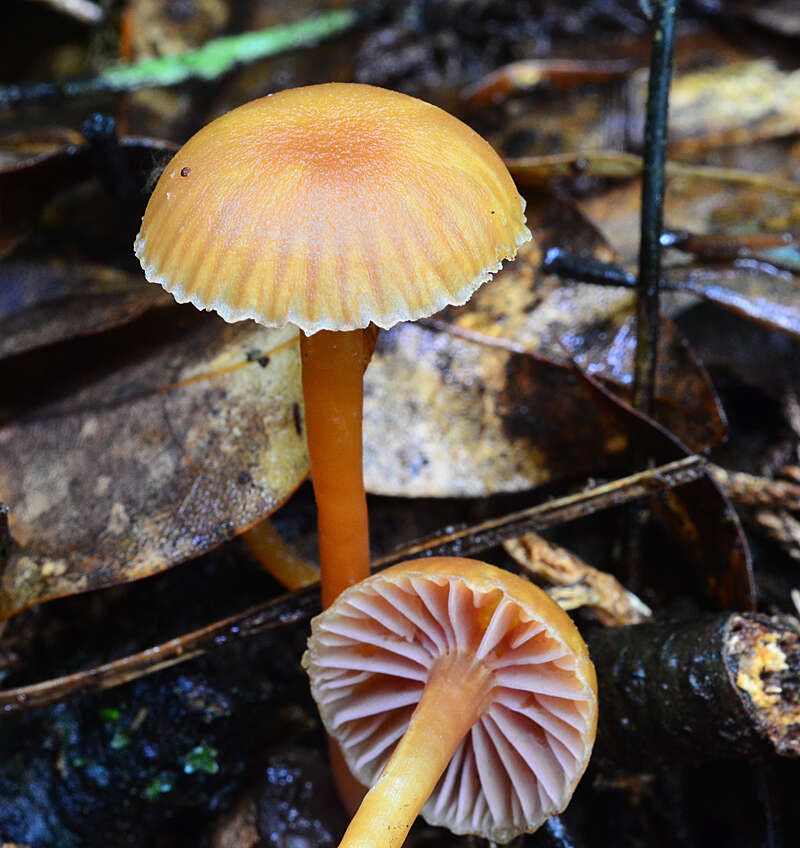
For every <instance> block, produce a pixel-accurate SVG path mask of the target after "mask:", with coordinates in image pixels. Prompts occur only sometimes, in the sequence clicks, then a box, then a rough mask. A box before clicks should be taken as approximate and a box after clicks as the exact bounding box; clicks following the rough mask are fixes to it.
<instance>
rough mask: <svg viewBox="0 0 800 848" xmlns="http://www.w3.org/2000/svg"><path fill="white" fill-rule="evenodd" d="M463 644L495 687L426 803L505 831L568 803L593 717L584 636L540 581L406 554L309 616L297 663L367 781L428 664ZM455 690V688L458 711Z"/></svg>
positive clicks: (533, 823) (459, 828) (448, 821)
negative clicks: (309, 625)
mask: <svg viewBox="0 0 800 848" xmlns="http://www.w3.org/2000/svg"><path fill="white" fill-rule="evenodd" d="M457 654H461V655H463V656H464V657H466V658H468V663H467V665H466V666H463V664H462V665H461V666H459V668H461V669H463V668H466V669H467V671H466V672H465V673H464V674H463V677H464V678H466V677H469V676H470V675H472V673H473V672H472V670H471V669H472V668H477V667H478V666H480V669H479V674H480V675H484V674H487V673H488V675H489V680H488V692H489V694H488V696H487V698H486V700H485V702H484V706H483V707H481V711H480V716H479V718H478V720H477V721H476V722H475V723H474V724H473V725H472V727H471V729H470V730H469V732H468V733H467V735H466V736H465V737H464V738H463V741H462V742H461V743H460V745H459V747H458V748H457V750H456V753H455V755H454V756H453V757H452V759H451V760H450V762H449V765H448V766H447V767H446V768H445V770H444V773H443V774H442V776H441V778H440V779H439V781H438V784H437V785H436V788H435V790H434V791H433V793H432V794H431V795H430V797H429V799H428V801H427V803H426V804H425V806H424V807H423V808H422V815H423V817H424V818H425V819H426V820H427V821H428V822H429V823H431V824H437V825H444V826H445V827H448V828H449V829H450V830H452V831H454V832H455V833H473V834H478V835H481V836H484V837H486V838H489V839H493V840H495V841H498V842H507V841H508V840H510V839H511V838H513V837H514V836H516V835H518V834H520V833H523V832H531V831H533V830H535V829H536V828H537V827H539V826H540V825H541V824H542V823H543V822H544V820H545V819H546V818H548V817H549V816H552V815H554V814H556V813H558V812H560V811H561V810H563V809H564V807H566V805H567V803H568V802H569V799H570V797H571V795H572V793H573V791H574V789H575V786H576V785H577V783H578V780H579V779H580V777H581V775H582V774H583V771H584V769H585V768H586V765H587V763H588V760H589V755H590V753H591V748H592V745H593V743H594V737H595V731H596V725H597V680H596V677H595V672H594V667H593V665H592V663H591V661H590V659H589V655H588V651H587V649H586V645H585V644H584V642H583V639H582V638H581V636H580V634H579V632H578V630H577V628H576V627H575V625H574V624H573V623H572V621H571V619H570V618H569V616H568V615H567V614H566V613H565V612H564V611H563V610H562V609H561V608H560V607H559V606H558V605H557V604H556V603H554V602H553V601H552V600H551V599H550V598H549V597H548V596H547V595H546V594H545V593H544V592H542V591H541V590H540V589H538V588H537V587H536V586H534V585H533V584H531V583H529V582H528V581H526V580H523V579H522V578H521V577H519V576H517V575H514V574H511V573H510V572H507V571H503V570H502V569H499V568H495V567H493V566H489V565H486V564H485V563H481V562H478V561H476V560H468V559H459V558H430V559H424V560H413V561H411V562H406V563H402V564H400V565H398V566H394V567H393V568H389V569H387V570H385V571H383V572H379V573H378V574H375V575H373V576H372V577H370V578H368V579H366V580H363V581H362V582H361V583H359V584H357V585H355V586H353V587H351V588H350V589H348V590H347V591H346V592H344V593H342V595H340V597H339V598H338V599H337V600H336V602H335V603H334V604H333V605H332V606H331V607H330V608H329V609H328V610H327V611H326V612H325V613H323V614H322V615H320V616H318V617H317V618H315V619H314V621H313V623H312V635H311V638H310V639H309V643H308V651H307V652H306V654H305V656H304V657H303V664H304V665H305V667H306V669H307V671H308V673H309V675H310V677H311V689H312V692H313V695H314V698H315V700H316V701H317V705H318V707H319V710H320V714H321V716H322V720H323V722H324V724H325V727H326V729H327V731H328V733H329V734H330V735H331V736H333V737H335V739H336V740H337V741H338V743H339V745H340V746H341V750H342V753H343V754H344V757H345V760H346V762H347V764H348V766H349V768H350V769H351V771H352V772H353V774H354V775H355V776H356V777H357V778H358V779H359V780H360V781H361V782H362V783H363V784H365V785H366V786H372V785H373V784H374V783H375V781H376V780H377V778H378V776H379V775H380V774H381V772H382V770H383V768H384V766H385V765H386V763H387V762H388V760H389V758H390V756H391V754H392V752H393V749H394V747H395V745H396V744H397V741H398V740H399V739H400V738H401V736H403V734H404V733H405V732H406V729H407V728H408V726H409V722H410V719H411V716H412V713H413V712H414V710H415V708H416V706H417V704H418V702H419V701H420V698H421V696H422V692H423V689H424V688H425V686H426V681H427V679H428V676H429V673H430V672H431V670H432V669H433V668H434V667H435V666H436V664H437V663H440V662H441V661H442V658H443V657H448V658H452V657H453V655H457ZM463 697H464V696H463V695H460V694H459V691H458V690H455V691H453V692H452V704H453V706H452V710H453V712H454V713H455V712H456V710H457V709H458V706H457V705H458V704H459V698H462V699H463ZM400 800H401V799H398V803H400ZM376 844H380V840H379V839H378V840H376Z"/></svg>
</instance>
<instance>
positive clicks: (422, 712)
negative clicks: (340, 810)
mask: <svg viewBox="0 0 800 848" xmlns="http://www.w3.org/2000/svg"><path fill="white" fill-rule="evenodd" d="M491 689H492V681H491V677H490V675H489V674H488V673H487V671H486V669H485V668H483V667H482V666H481V665H476V664H475V663H473V662H472V661H471V659H470V658H469V657H465V656H463V655H459V654H454V655H449V656H446V657H443V658H442V659H441V660H440V661H439V662H438V663H437V665H436V667H435V668H434V669H433V670H432V671H431V673H430V676H429V677H428V682H427V684H426V685H425V690H424V691H423V693H422V697H421V698H420V701H419V703H418V704H417V707H416V709H415V710H414V714H413V715H412V717H411V721H410V723H409V725H408V730H406V732H405V734H404V735H403V738H402V739H401V740H400V742H399V743H398V745H397V747H396V748H395V749H394V753H393V754H392V756H391V759H390V760H389V762H388V763H387V764H386V766H385V767H384V769H383V771H382V772H381V775H380V777H379V778H378V780H377V782H376V783H375V785H374V786H373V787H372V788H371V789H370V790H369V792H367V794H366V796H365V797H364V800H363V801H362V802H361V806H360V807H359V808H358V811H357V812H356V814H355V816H353V818H352V820H351V821H350V825H349V827H348V828H347V831H346V832H345V835H344V837H343V838H342V841H341V842H340V843H339V848H375V846H376V845H380V848H400V846H401V845H402V844H403V843H404V842H405V839H406V835H407V834H408V831H409V830H410V829H411V825H412V824H414V819H416V817H417V816H418V815H419V812H420V810H421V809H422V808H423V806H424V805H425V802H426V801H427V800H428V798H429V797H430V795H431V793H432V792H433V790H434V788H435V786H436V784H437V783H438V782H439V778H440V777H441V776H442V774H443V773H444V770H445V769H446V768H447V766H448V765H449V763H450V761H451V760H452V759H453V755H454V754H455V752H456V749H457V748H458V746H459V745H460V744H461V742H462V740H463V739H464V737H465V736H466V735H467V733H469V730H470V728H471V727H472V726H473V725H474V724H475V722H476V721H477V720H478V719H479V718H480V716H481V714H482V713H483V711H484V709H485V707H486V701H487V697H488V695H489V693H490V692H491ZM379 835H380V838H379Z"/></svg>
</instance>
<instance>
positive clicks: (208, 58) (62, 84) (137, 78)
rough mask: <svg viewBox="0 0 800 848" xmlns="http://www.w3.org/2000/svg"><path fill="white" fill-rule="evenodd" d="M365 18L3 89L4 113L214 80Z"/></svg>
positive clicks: (261, 33) (342, 15) (306, 24)
mask: <svg viewBox="0 0 800 848" xmlns="http://www.w3.org/2000/svg"><path fill="white" fill-rule="evenodd" d="M360 18H361V15H360V13H359V12H358V11H356V10H355V9H333V10H331V11H328V12H323V13H322V14H321V15H316V16H315V17H311V18H306V19H304V20H301V21H298V22H297V23H293V24H287V25H285V26H276V27H269V28H267V29H262V30H256V31H254V32H245V33H241V34H240V35H230V36H225V37H223V38H215V39H213V40H212V41H209V42H207V43H206V44H204V45H203V46H202V47H197V48H195V49H192V50H185V51H183V52H181V53H171V54H170V55H168V56H158V57H156V58H153V59H143V60H142V61H141V62H136V63H134V64H130V65H115V66H114V67H111V68H106V69H105V70H104V71H101V72H100V73H99V74H97V76H94V77H84V78H74V79H66V80H57V81H55V82H43V83H30V84H28V85H8V86H3V87H0V108H6V109H9V108H13V107H15V106H22V105H28V104H33V103H40V102H43V101H48V100H56V99H60V98H72V97H85V96H87V95H91V94H102V93H107V92H117V91H136V90H137V89H140V88H157V87H163V86H167V85H176V84H177V83H182V82H186V80H189V79H204V80H214V79H218V78H219V77H221V76H222V75H223V74H225V73H227V72H228V71H230V70H232V69H233V68H234V67H236V66H237V65H240V64H244V63H247V62H255V61H259V60H261V59H266V58H269V57H271V56H277V55H278V54H280V53H285V52H287V51H289V50H296V49H298V48H300V47H309V46H312V45H314V44H317V43H318V42H319V41H321V40H323V39H325V38H330V37H332V36H334V35H340V34H341V33H343V32H346V31H347V30H350V29H352V28H353V27H354V26H355V25H356V23H357V22H358V21H359V20H360Z"/></svg>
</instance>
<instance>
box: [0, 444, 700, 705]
mask: <svg viewBox="0 0 800 848" xmlns="http://www.w3.org/2000/svg"><path fill="white" fill-rule="evenodd" d="M704 474H705V462H704V460H703V459H702V458H701V457H699V456H687V457H685V458H683V459H679V460H677V461H675V462H669V463H667V464H665V465H661V466H659V467H657V468H650V469H648V470H647V471H640V472H638V473H637V474H631V475H630V476H628V477H622V478H619V479H617V480H613V481H611V482H610V483H604V484H602V485H599V486H595V487H593V488H590V489H586V490H584V491H581V492H578V493H577V494H574V495H568V496H566V497H563V498H556V499H555V500H551V501H548V502H547V503H543V504H539V505H537V506H534V507H531V508H530V509H526V510H522V511H520V512H514V513H510V514H509V515H505V516H502V517H501V518H496V519H492V520H491V521H485V522H483V523H482V524H478V525H474V526H472V527H466V528H464V529H462V530H457V531H452V532H447V533H442V534H440V535H437V536H434V537H432V538H430V539H428V540H426V541H420V542H416V543H414V544H411V545H409V546H407V547H404V548H402V549H401V550H397V551H394V552H393V553H391V554H389V555H387V556H384V557H380V558H378V559H376V560H374V561H373V562H372V568H373V569H379V568H383V567H385V566H388V565H391V564H393V563H396V562H401V561H402V560H405V559H409V558H410V557H415V556H416V557H420V556H447V555H449V556H454V555H461V556H466V555H468V554H474V553H477V552H479V551H481V550H485V549H486V548H489V547H492V546H494V545H499V544H502V543H503V542H505V541H507V540H508V539H514V538H517V537H518V536H521V535H522V534H524V533H527V532H532V531H540V530H543V529H545V528H547V527H552V526H554V525H556V524H563V523H566V522H568V521H572V520H574V519H576V518H581V517H582V516H585V515H589V514H591V513H594V512H599V511H601V510H603V509H608V508H609V507H612V506H618V505H620V504H624V503H629V502H630V501H632V500H634V499H636V498H640V497H642V496H644V495H650V494H655V493H657V492H660V491H665V490H667V489H672V488H674V487H676V486H682V485H684V484H686V483H691V482H693V481H694V480H697V479H698V478H700V477H702V476H703V475H704ZM319 610H320V602H319V585H318V584H314V585H312V586H308V587H307V588H305V589H300V590H298V591H296V592H292V593H290V594H285V595H281V596H280V597H277V598H271V599H270V600H269V601H266V602H264V603H263V604H259V605H258V606H254V607H250V608H249V609H247V610H244V611H243V612H240V613H237V614H235V615H232V616H229V617H228V618H224V619H222V620H221V621H217V622H214V623H213V624H209V625H208V626H206V627H203V628H201V629H199V630H195V631H192V632H191V633H187V634H185V635H183V636H180V637H178V638H176V639H170V640H169V641H168V642H164V643H162V644H160V645H157V646H155V647H152V648H148V649H147V650H144V651H140V652H139V653H137V654H132V655H130V656H127V657H122V658H121V659H118V660H114V661H113V662H109V663H105V664H104V665H100V666H96V667H94V668H90V669H86V670H85V671H79V672H76V673H75V674H69V675H66V676H64V677H58V678H54V679H52V680H46V681H43V682H41V683H34V684H32V685H30V686H20V687H18V688H15V689H6V690H3V691H0V712H3V713H6V714H7V713H15V712H21V711H27V710H33V709H38V708H41V707H46V706H50V705H52V704H55V703H59V702H61V701H63V700H65V699H67V698H70V697H75V696H77V695H80V694H82V693H85V692H94V691H101V690H105V689H111V688H113V687H115V686H119V685H121V684H123V683H127V682H129V681H131V680H135V679H137V678H140V677H144V676H145V675H147V674H152V673H153V672H155V671H159V670H160V669H164V668H169V667H170V666H173V665H177V664H178V663H181V662H185V661H186V660H190V659H193V658H195V657H198V656H201V655H202V654H204V653H206V652H207V651H209V650H210V649H212V648H213V647H215V646H220V645H224V644H227V643H229V642H233V641H236V640H239V639H243V638H247V637H249V636H254V635H256V634H258V633H262V632H264V631H266V630H271V629H273V628H276V627H281V626H283V625H285V624H292V623H294V622H297V621H301V620H303V619H306V618H310V617H311V616H312V615H315V614H316V613H317V612H319Z"/></svg>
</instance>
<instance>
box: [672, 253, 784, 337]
mask: <svg viewBox="0 0 800 848" xmlns="http://www.w3.org/2000/svg"><path fill="white" fill-rule="evenodd" d="M664 278H665V279H666V280H667V281H668V282H669V284H670V287H671V288H673V289H674V290H676V291H682V292H689V293H691V294H696V295H698V296H699V297H702V298H703V299H705V300H708V301H710V302H712V303H716V304H717V305H719V306H722V307H724V308H725V309H729V310H730V311H731V312H735V313H737V314H738V315H743V316H745V317H746V318H750V319H752V320H753V321H757V322H758V323H759V324H764V325H765V326H767V327H772V328H773V329H776V330H782V331H783V332H787V333H792V334H793V335H795V336H800V287H798V280H797V277H796V276H795V275H794V274H791V273H789V272H788V271H784V270H780V269H777V268H775V267H774V266H772V265H770V264H768V263H766V262H759V261H758V260H757V259H740V260H737V261H736V262H734V263H733V265H732V266H731V267H728V268H719V267H710V268H689V269H683V268H673V269H670V270H668V271H666V272H665V274H664Z"/></svg>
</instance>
